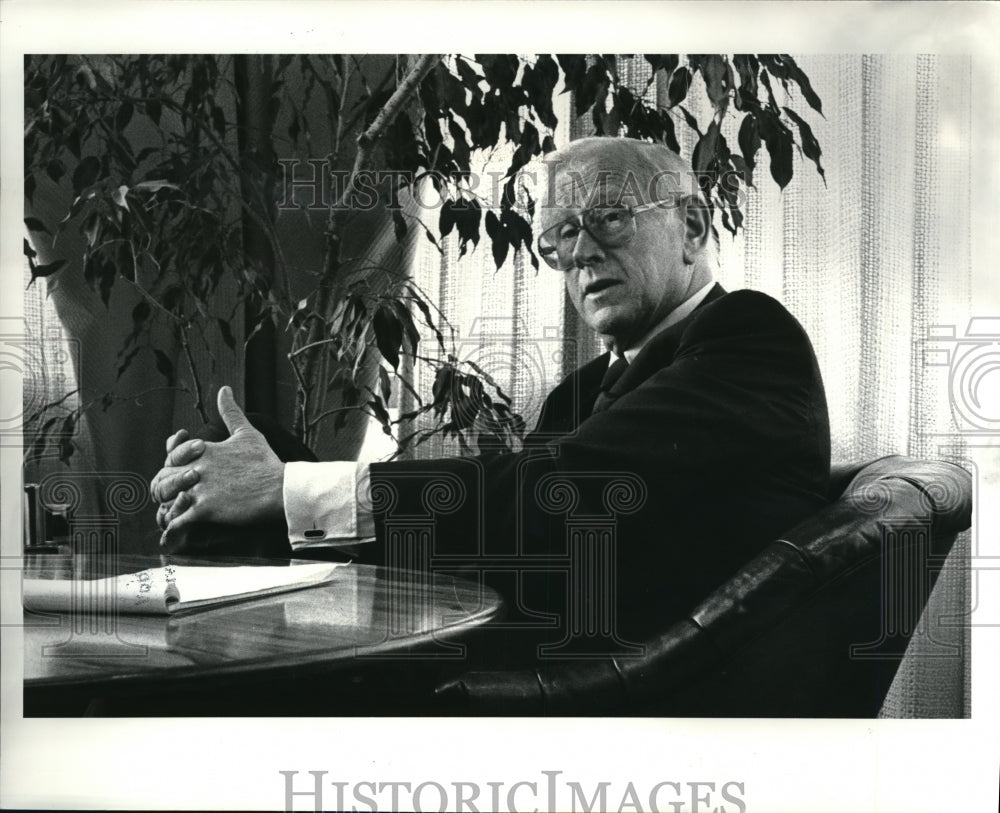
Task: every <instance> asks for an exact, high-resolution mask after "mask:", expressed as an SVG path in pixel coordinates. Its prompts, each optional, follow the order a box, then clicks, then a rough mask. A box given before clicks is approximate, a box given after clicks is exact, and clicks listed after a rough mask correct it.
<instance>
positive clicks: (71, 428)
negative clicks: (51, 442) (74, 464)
mask: <svg viewBox="0 0 1000 813" xmlns="http://www.w3.org/2000/svg"><path fill="white" fill-rule="evenodd" d="M75 431H76V413H75V412H71V413H70V414H69V415H67V416H66V418H65V419H64V420H63V425H62V431H61V432H60V434H61V435H62V437H60V438H59V460H60V462H62V463H69V459H70V458H71V457H72V456H73V452H74V451H75V447H74V446H73V440H72V438H73V433H74V432H75Z"/></svg>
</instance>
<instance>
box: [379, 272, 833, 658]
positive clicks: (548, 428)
mask: <svg viewBox="0 0 1000 813" xmlns="http://www.w3.org/2000/svg"><path fill="white" fill-rule="evenodd" d="M608 362H609V359H608V355H607V354H605V355H602V356H600V357H599V358H597V359H595V360H594V361H592V362H590V363H589V364H586V365H584V366H583V367H581V368H580V369H578V370H577V371H575V372H574V373H572V374H571V375H570V376H568V377H567V378H566V379H565V380H564V381H563V382H562V383H561V384H560V385H559V386H557V387H556V388H555V389H554V390H553V391H552V393H551V394H550V395H549V397H548V398H547V399H546V402H545V404H544V407H543V409H542V413H541V416H540V418H539V420H538V424H537V426H536V427H535V429H534V431H533V432H532V433H531V434H530V435H529V436H528V437H527V438H526V439H525V444H524V450H523V451H521V452H519V453H516V454H505V455H504V454H490V455H481V456H479V457H475V458H449V459H442V460H418V461H397V462H392V463H381V464H374V465H372V467H371V481H372V487H373V489H374V490H375V492H376V496H375V503H376V525H377V529H378V534H379V539H380V542H382V541H384V537H385V534H386V522H387V521H388V522H391V521H392V518H393V517H395V518H399V517H403V516H424V517H426V516H427V514H428V510H433V509H435V506H436V509H437V510H435V513H434V528H435V534H434V536H435V539H434V551H433V554H434V557H435V562H436V563H437V566H440V565H441V562H446V561H448V559H447V557H449V556H454V557H456V559H455V562H456V566H459V565H461V566H462V567H465V568H466V569H467V570H477V569H479V568H478V567H477V565H476V562H477V561H482V557H487V558H489V560H490V561H491V562H492V563H493V565H492V566H491V568H488V569H487V570H488V571H489V572H488V573H487V575H486V578H487V580H488V581H493V582H494V583H495V585H496V586H498V587H500V589H502V590H504V591H505V592H506V593H508V598H510V599H511V600H513V599H514V596H515V593H513V591H519V596H520V598H519V600H520V601H521V602H522V603H523V605H524V606H525V608H526V609H528V610H531V611H539V612H553V613H557V614H560V615H565V611H566V608H565V604H564V603H565V600H566V598H565V590H564V588H563V587H562V586H561V585H564V583H565V580H566V574H565V573H561V574H553V573H549V574H546V573H544V572H535V571H534V570H533V571H532V572H531V573H528V574H527V575H522V576H521V577H520V578H517V577H512V576H511V574H510V572H507V573H504V572H503V569H502V568H498V567H497V566H496V563H497V562H503V561H510V562H512V563H513V562H516V561H517V559H518V557H522V558H523V557H537V556H545V555H554V556H559V555H561V554H565V552H566V549H567V543H566V539H567V532H568V530H569V529H570V526H574V527H575V528H577V529H579V528H581V527H584V528H585V527H587V525H588V523H589V524H590V525H592V526H593V529H594V530H595V531H600V530H601V529H605V528H606V527H607V525H606V520H607V518H608V516H612V517H613V518H614V523H615V533H616V542H615V564H616V567H617V573H616V582H617V596H616V599H615V604H616V606H617V610H616V612H617V615H618V619H619V622H620V623H619V629H620V631H621V632H622V634H623V635H625V636H627V637H629V638H631V639H632V640H638V639H639V638H640V637H641V636H644V635H648V634H650V633H651V632H652V631H655V630H658V629H662V628H663V627H664V626H665V624H666V623H669V622H670V621H672V620H674V619H676V618H678V617H680V616H681V615H682V614H683V613H685V612H686V611H687V610H689V609H690V608H691V607H692V606H693V605H694V604H695V603H697V602H698V601H699V600H701V599H702V598H703V597H704V596H705V595H706V594H707V593H708V592H709V591H710V590H711V589H713V588H714V587H716V586H717V585H718V584H720V583H721V582H722V581H724V580H725V579H726V578H727V577H728V576H730V575H731V574H732V573H733V572H734V571H735V570H736V569H737V568H739V567H740V565H741V564H743V563H745V562H746V561H747V560H748V559H749V558H750V557H751V556H753V555H754V554H755V553H756V552H757V551H758V550H760V549H761V548H762V547H763V546H764V545H766V544H767V543H768V542H770V541H772V540H773V539H774V538H775V537H777V536H778V535H779V534H780V533H781V532H782V531H783V530H784V529H786V528H789V527H790V526H792V525H794V524H795V523H797V522H798V521H799V520H801V519H802V518H804V517H805V516H807V515H808V514H810V513H812V512H813V511H815V510H816V509H817V508H819V507H820V506H821V505H823V504H824V502H825V497H824V495H825V493H826V490H827V480H828V477H829V471H830V439H829V421H828V417H827V408H826V398H825V395H824V391H823V384H822V381H821V379H820V373H819V369H818V366H817V363H816V358H815V355H814V353H813V350H812V346H811V344H810V342H809V339H808V337H807V336H806V334H805V331H804V330H803V329H802V327H801V325H799V323H798V322H797V321H796V320H795V318H794V317H792V316H791V314H789V313H788V311H787V310H785V308H784V307H783V306H782V305H781V304H779V303H778V302H776V301H775V300H774V299H772V298H770V297H768V296H766V295H765V294H761V293H757V292H753V291H737V292H735V293H728V294H727V293H726V292H725V291H723V289H722V288H721V287H720V286H718V285H716V286H715V287H714V288H713V290H712V291H711V293H710V294H709V296H708V297H707V298H706V299H705V300H704V301H703V302H702V304H701V305H700V306H699V307H698V308H697V309H696V310H695V311H694V312H693V313H692V314H691V315H690V316H688V317H687V318H686V319H684V320H683V321H682V322H680V323H678V324H676V325H674V326H672V327H670V328H668V329H667V330H665V331H663V332H662V333H660V334H658V335H656V336H655V337H654V338H653V339H652V340H651V341H650V342H649V343H648V344H647V345H646V346H645V347H644V348H643V349H642V350H641V351H640V352H639V354H638V355H637V356H636V357H635V359H634V360H633V362H632V364H631V365H630V366H629V368H628V369H627V371H626V372H625V374H624V375H622V377H621V378H620V379H619V381H618V382H617V383H616V385H615V386H614V387H613V388H612V390H611V391H610V393H609V395H610V396H611V398H612V401H611V403H610V405H608V406H607V407H606V408H605V409H603V410H602V411H599V412H597V413H594V414H592V408H593V404H594V400H595V399H596V397H597V394H598V391H599V387H600V383H601V379H602V378H603V376H604V373H605V371H606V369H607V367H608ZM615 473H620V474H621V476H620V477H619V479H621V481H622V488H620V489H618V493H617V498H619V499H618V502H616V497H615V495H611V496H610V497H609V493H608V492H607V490H606V485H607V482H608V480H609V478H611V479H614V477H613V476H614V475H615ZM554 478H555V479H558V478H565V479H566V480H567V481H568V482H569V483H571V486H570V487H569V488H570V490H571V491H572V492H573V495H574V499H575V504H574V505H573V506H570V505H569V504H568V503H565V502H560V500H561V499H562V498H563V497H565V496H566V494H567V493H568V492H567V491H566V489H563V490H562V491H561V492H560V490H559V489H558V487H556V486H555V485H554ZM435 481H437V482H438V484H439V486H438V490H437V492H436V493H437V497H436V498H435V497H429V496H428V495H430V494H431V492H433V491H434V489H433V487H430V486H431V484H432V483H433V482H435ZM386 489H388V490H389V491H391V492H392V499H391V501H389V502H384V503H383V500H382V499H381V497H380V496H379V495H380V494H381V495H383V496H384V495H385V494H386V493H387V492H386ZM630 489H631V490H633V492H635V493H638V494H642V493H644V495H645V498H644V499H643V500H642V501H641V505H639V506H638V507H637V508H636V507H635V505H634V504H629V495H628V492H629V490H630ZM449 495H450V497H449ZM435 500H437V502H435ZM380 503H383V504H382V505H380ZM390 503H391V505H390ZM616 506H617V507H618V508H620V509H622V510H621V511H620V512H618V513H617V514H616V513H615V512H614V510H613V509H614V508H615V507H616ZM609 507H610V509H612V510H611V513H610V514H609ZM561 508H571V510H569V511H561V510H560V509H561ZM513 570H516V566H515V565H514V564H512V565H511V571H513ZM543 570H544V569H543ZM555 637H556V638H557V639H558V637H559V636H558V635H556V636H555Z"/></svg>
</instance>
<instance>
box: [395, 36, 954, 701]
mask: <svg viewBox="0 0 1000 813" xmlns="http://www.w3.org/2000/svg"><path fill="white" fill-rule="evenodd" d="M798 62H799V63H800V65H801V66H802V68H803V69H804V70H805V72H806V73H807V74H808V75H809V77H810V78H811V80H812V84H813V86H814V88H815V89H816V91H817V92H818V94H819V95H820V97H821V98H822V100H823V110H824V113H825V118H823V117H821V116H820V115H818V114H815V113H813V112H812V111H808V112H806V110H805V108H806V106H805V104H804V102H803V101H802V100H801V98H800V97H796V98H794V99H793V100H792V102H791V104H792V106H793V107H794V108H795V109H796V110H798V111H802V112H803V115H805V117H806V119H807V120H808V121H809V123H810V125H811V126H812V128H813V131H814V133H815V135H816V137H817V139H818V140H819V142H820V144H821V146H822V148H823V157H822V164H823V167H824V169H825V183H824V180H823V178H821V177H820V176H819V174H818V173H817V172H816V170H815V168H814V167H813V165H812V164H811V163H810V162H808V161H806V160H804V159H802V158H801V156H799V157H798V158H797V159H796V162H795V177H794V178H793V180H792V182H791V183H790V184H789V186H788V187H787V188H786V189H785V190H784V191H781V190H779V189H778V188H777V186H776V185H775V184H774V183H773V181H772V180H771V178H770V177H769V176H768V174H767V173H768V170H767V159H766V155H765V154H764V153H763V151H762V154H761V163H760V165H759V166H758V169H757V173H756V181H757V188H756V189H751V190H750V191H749V194H748V196H747V200H746V205H745V214H746V222H745V226H746V228H745V230H744V231H743V232H742V233H741V234H740V235H739V236H738V237H736V238H735V239H734V238H732V237H730V236H729V235H728V233H727V232H725V231H723V232H722V250H721V268H720V271H719V282H721V283H722V284H723V285H724V286H725V287H726V288H728V289H729V290H734V289H738V288H743V287H746V288H754V289H757V290H761V291H764V292H766V293H768V294H771V295H772V296H774V297H776V298H777V299H779V300H780V301H781V302H783V303H784V304H785V305H786V307H788V308H789V310H791V312H792V313H793V314H795V316H796V317H797V318H798V319H799V320H800V321H801V322H802V324H803V325H804V326H805V328H806V330H807V331H808V333H809V335H810V336H811V337H812V341H813V344H814V346H815V348H816V353H817V356H818V358H819V361H820V366H821V369H822V372H823V376H824V380H825V383H826V390H827V397H828V400H829V407H830V418H831V428H832V442H833V458H834V460H835V461H857V462H861V461H867V460H872V459H874V458H877V457H880V456H882V455H886V454H893V453H898V454H907V455H912V456H914V457H928V458H935V459H947V460H953V461H955V462H959V463H961V462H963V460H964V456H963V450H962V445H961V443H960V440H959V439H958V436H957V434H956V433H955V429H954V423H953V419H952V416H951V412H950V408H949V405H948V398H947V395H948V381H947V370H946V369H945V368H942V367H940V366H934V365H933V364H931V363H930V362H929V358H930V354H932V353H933V350H932V348H933V347H934V342H933V341H932V340H931V337H934V336H939V335H942V334H941V329H942V326H943V327H944V335H948V330H949V329H950V328H954V329H955V330H956V331H957V333H958V334H959V335H961V333H962V331H963V329H964V321H965V320H967V319H968V314H969V311H970V306H971V285H970V279H971V264H972V260H971V248H970V242H971V240H970V238H971V235H970V225H969V224H970V216H971V212H970V195H969V179H970V174H971V172H972V170H973V165H972V160H973V156H972V151H971V135H970V116H971V109H972V98H971V91H970V87H971V84H972V82H971V78H972V77H971V65H970V61H969V60H968V59H967V58H964V57H950V56H949V57H941V56H916V55H915V56H880V55H830V56H802V57H800V58H798ZM648 71H649V68H648V65H647V64H646V63H645V62H644V60H641V59H628V58H622V59H621V60H620V72H621V78H622V81H623V82H624V83H626V84H628V85H630V86H631V87H633V88H639V89H641V88H643V87H645V85H646V80H647V79H648V77H649V73H648ZM776 91H777V93H778V94H779V102H780V101H781V99H780V96H781V94H782V91H781V89H780V88H777V89H776ZM649 93H650V94H655V93H656V87H655V84H654V85H653V86H652V87H651V88H650V89H649ZM703 97H704V93H703V91H702V90H701V89H700V88H697V87H695V88H693V89H692V92H691V94H690V97H689V102H690V103H691V104H692V106H693V112H694V113H695V114H696V116H697V117H698V119H699V121H702V120H707V116H708V115H709V112H710V111H709V110H708V109H707V100H704V101H702V99H703ZM562 101H563V102H564V104H565V97H562ZM699 103H700V106H699ZM559 112H560V111H557V114H559ZM568 113H569V110H568V108H567V107H565V106H564V107H563V109H562V111H561V115H560V121H566V120H567V118H568ZM730 119H731V120H730V121H729V122H728V123H727V126H728V127H729V128H730V129H729V130H726V129H725V128H724V131H723V132H724V134H726V135H727V138H728V140H729V142H730V144H731V145H734V146H735V144H736V143H737V141H736V133H735V126H734V125H735V124H736V120H735V118H733V117H730ZM560 129H561V130H563V132H562V133H561V134H560V133H557V143H559V141H558V136H559V135H561V136H562V137H563V138H566V137H567V133H566V132H565V129H564V128H560ZM686 129H687V128H685V127H684V126H683V124H682V123H680V122H679V123H678V127H677V131H678V133H679V134H681V133H682V132H683V131H685V130H686ZM584 134H586V122H572V123H571V125H570V127H569V133H568V135H569V136H571V137H574V138H575V137H578V136H580V135H584ZM693 146H694V144H693V138H692V136H691V135H688V134H687V133H684V135H683V140H682V151H683V154H684V155H685V156H690V154H691V149H692V148H693ZM506 157H507V156H504V155H497V156H494V159H493V162H492V164H491V166H493V165H495V166H496V168H503V167H505V166H506V164H505V162H504V161H503V159H504V158H506ZM444 248H445V251H444V254H443V256H442V255H439V254H438V253H437V252H436V251H435V250H434V249H433V247H431V246H429V244H428V245H421V246H420V247H419V248H418V257H417V262H416V264H415V278H416V279H417V281H418V282H419V283H420V284H421V285H423V286H424V287H425V288H426V289H427V290H428V292H429V293H430V294H431V295H432V296H435V297H437V299H438V301H439V302H440V303H441V305H442V308H443V310H444V311H445V313H447V314H449V315H451V317H452V319H453V321H454V322H455V326H456V328H457V329H458V333H459V337H460V342H459V344H460V346H461V347H462V349H463V350H464V352H465V355H471V356H474V357H476V358H477V359H478V360H480V361H482V362H484V364H485V365H486V367H487V369H489V370H490V372H491V373H493V374H494V375H496V376H497V378H498V379H499V380H500V382H501V384H502V385H503V386H504V387H505V388H508V391H510V392H511V393H512V395H513V396H514V399H515V405H516V406H518V407H519V408H520V409H521V411H522V413H523V414H524V415H525V417H526V419H527V420H528V423H529V426H530V425H531V421H532V419H533V417H534V414H535V413H536V411H537V407H538V405H539V404H540V399H541V397H542V396H543V395H544V393H545V391H546V390H547V389H549V388H550V387H551V386H552V385H553V384H554V383H556V382H557V381H558V380H559V378H561V376H562V375H564V374H565V373H566V372H568V371H569V370H570V369H572V368H573V367H575V366H576V365H577V363H579V362H582V361H586V360H587V359H588V358H591V357H592V356H593V355H594V354H596V353H597V352H599V350H600V346H599V344H598V342H597V341H596V338H595V337H594V336H593V335H592V334H590V333H589V332H588V331H587V330H586V328H585V327H584V328H581V326H580V325H579V324H578V321H577V320H576V319H575V318H574V314H573V312H572V308H571V307H569V306H568V305H567V304H566V302H565V297H564V295H563V293H562V290H561V286H560V281H559V279H558V275H553V274H550V273H548V272H547V271H546V269H545V267H544V266H543V268H542V270H540V271H538V272H535V271H534V269H532V268H531V266H530V264H528V263H527V262H525V260H524V259H523V258H518V259H517V260H514V261H508V263H507V265H506V266H505V267H504V268H502V269H501V270H500V271H494V270H493V265H492V259H491V257H490V253H489V247H488V244H487V243H486V242H485V238H484V242H483V243H482V244H481V245H480V247H479V249H478V250H477V251H476V252H475V253H473V254H471V255H467V256H466V257H464V258H462V259H459V258H458V257H457V251H456V250H455V248H454V247H453V246H451V245H449V243H448V241H446V242H445V246H444ZM559 335H564V336H567V337H568V339H567V341H566V342H565V343H563V345H562V346H560V344H559V342H558V341H556V340H555V339H554V337H556V336H559ZM420 384H421V387H420V388H419V389H420V390H421V391H429V386H430V382H420ZM455 451H456V450H455V449H454V448H451V447H448V446H447V445H446V444H442V443H441V442H435V443H434V444H427V445H426V446H425V447H423V448H421V449H419V450H417V452H416V454H417V455H418V456H429V455H434V454H441V453H452V452H455ZM968 550H969V539H968V534H965V535H963V537H961V538H960V539H959V540H958V542H957V543H956V548H955V550H954V551H953V553H952V555H951V557H949V561H948V563H947V565H946V566H945V568H944V570H943V572H942V574H941V577H940V579H939V583H938V585H937V587H936V589H935V591H934V594H933V596H932V599H931V602H930V603H929V605H928V608H927V610H926V612H925V615H924V618H923V620H922V623H921V627H920V629H919V630H918V633H917V635H916V636H915V637H914V640H913V642H912V644H911V647H910V650H909V652H908V653H907V656H906V658H905V659H904V662H903V665H902V666H901V668H900V671H899V673H898V676H897V679H896V682H895V684H894V686H893V690H892V691H891V693H890V695H889V697H888V698H887V700H886V704H885V708H884V714H885V715H887V716H921V717H927V716H950V717H953V716H962V715H963V714H968V712H969V697H968V676H969V672H968V666H969V658H968V639H967V636H963V633H962V627H963V625H962V619H963V618H964V617H965V616H966V615H967V613H968V610H967V608H968V605H969V594H968V573H967V571H966V569H965V566H964V565H963V563H964V562H965V561H966V557H967V556H968ZM949 644H950V645H953V646H957V647H959V648H960V651H961V655H960V656H959V655H956V654H955V651H954V650H953V649H949V648H948V646H947V645H949Z"/></svg>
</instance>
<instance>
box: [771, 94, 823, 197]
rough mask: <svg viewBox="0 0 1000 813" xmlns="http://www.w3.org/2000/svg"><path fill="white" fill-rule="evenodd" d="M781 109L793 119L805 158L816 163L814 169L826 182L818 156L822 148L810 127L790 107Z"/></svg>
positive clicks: (820, 154)
mask: <svg viewBox="0 0 1000 813" xmlns="http://www.w3.org/2000/svg"><path fill="white" fill-rule="evenodd" d="M782 109H783V110H784V111H785V113H786V114H787V115H788V118H790V119H791V120H792V121H794V122H795V125H796V126H797V127H798V128H799V140H800V141H801V142H802V152H803V153H804V154H805V156H806V158H808V159H809V160H810V161H812V162H813V163H814V164H815V165H816V171H817V172H819V174H820V177H821V178H822V179H823V183H826V173H825V172H824V171H823V165H822V164H820V162H819V159H820V157H821V156H822V155H823V150H821V149H820V146H819V142H818V141H817V140H816V136H814V135H813V131H812V128H811V127H810V126H809V125H808V124H807V123H806V122H805V121H804V120H803V119H802V117H801V116H800V115H799V114H798V113H796V112H795V111H794V110H792V109H791V108H790V107H785V108H782Z"/></svg>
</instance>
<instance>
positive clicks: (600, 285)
mask: <svg viewBox="0 0 1000 813" xmlns="http://www.w3.org/2000/svg"><path fill="white" fill-rule="evenodd" d="M615 285H621V283H620V282H619V281H618V280H616V279H598V280H594V281H593V282H592V283H590V284H589V285H588V286H587V287H586V288H584V289H583V295H584V296H585V297H586V296H590V295H591V294H599V293H601V291H606V290H607V289H608V288H612V287H614V286H615Z"/></svg>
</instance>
